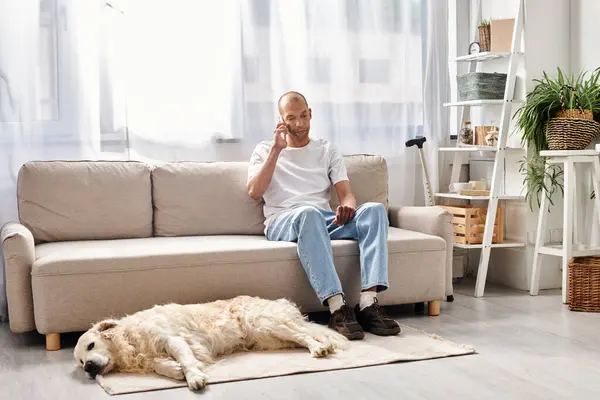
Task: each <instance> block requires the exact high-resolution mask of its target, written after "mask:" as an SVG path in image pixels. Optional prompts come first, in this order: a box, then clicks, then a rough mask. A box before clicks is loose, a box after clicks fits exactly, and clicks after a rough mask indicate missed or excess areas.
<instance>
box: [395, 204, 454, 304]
mask: <svg viewBox="0 0 600 400" xmlns="http://www.w3.org/2000/svg"><path fill="white" fill-rule="evenodd" d="M389 218H390V226H393V227H395V228H401V229H406V230H409V231H415V232H421V233H426V234H429V235H434V236H438V237H441V238H442V239H444V240H445V241H446V296H451V295H452V294H453V293H454V289H453V287H452V252H453V248H454V245H453V243H454V233H453V228H452V214H451V213H449V212H448V211H446V210H444V209H443V208H441V207H390V209H389Z"/></svg>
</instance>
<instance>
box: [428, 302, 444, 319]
mask: <svg viewBox="0 0 600 400" xmlns="http://www.w3.org/2000/svg"><path fill="white" fill-rule="evenodd" d="M440 303H441V302H440V301H439V300H433V301H430V302H428V303H427V308H428V311H429V315H430V316H432V317H433V316H436V315H440Z"/></svg>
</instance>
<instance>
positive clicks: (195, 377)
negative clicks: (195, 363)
mask: <svg viewBox="0 0 600 400" xmlns="http://www.w3.org/2000/svg"><path fill="white" fill-rule="evenodd" d="M185 379H186V380H187V384H188V387H189V388H190V390H202V389H204V387H205V386H206V384H207V383H208V375H206V374H205V373H204V372H201V371H193V372H188V374H187V375H186V377H185Z"/></svg>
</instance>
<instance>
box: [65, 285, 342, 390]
mask: <svg viewBox="0 0 600 400" xmlns="http://www.w3.org/2000/svg"><path fill="white" fill-rule="evenodd" d="M346 343H347V340H346V338H345V337H344V336H342V335H340V334H338V333H337V332H334V331H332V330H331V329H329V328H327V327H325V326H321V325H318V324H315V323H312V322H309V321H308V320H307V319H306V318H305V317H303V316H302V314H301V313H300V311H299V310H298V308H297V307H296V306H295V305H294V304H293V303H291V302H289V301H287V300H284V299H280V300H275V301H272V300H265V299H260V298H256V297H248V296H239V297H236V298H233V299H230V300H219V301H215V302H213V303H207V304H189V305H179V304H168V305H163V306H154V307H153V308H151V309H149V310H145V311H140V312H138V313H135V314H132V315H129V316H126V317H124V318H122V319H120V320H112V319H109V320H104V321H101V322H98V323H96V324H94V326H93V327H92V328H91V329H90V330H88V331H87V332H86V333H84V334H83V335H82V336H81V337H80V338H79V341H78V342H77V345H76V346H75V351H74V355H75V359H76V360H77V363H79V364H80V366H81V367H83V369H84V370H85V372H86V373H87V375H88V377H90V378H95V377H96V376H97V375H102V374H107V373H109V372H111V371H122V372H152V371H153V372H156V373H158V374H160V375H163V376H167V377H169V378H173V379H178V380H183V379H185V380H186V381H187V384H188V386H189V388H190V389H191V390H199V389H202V388H203V387H204V386H206V382H207V375H206V374H205V372H204V370H205V368H206V367H207V366H208V365H209V364H211V363H212V362H214V360H215V359H216V358H217V357H218V356H221V355H224V354H229V353H232V352H234V351H236V350H276V349H284V348H293V347H306V348H308V350H309V351H310V354H311V355H312V356H313V357H325V356H327V355H328V354H330V353H333V352H334V351H335V350H336V349H343V348H345V347H346Z"/></svg>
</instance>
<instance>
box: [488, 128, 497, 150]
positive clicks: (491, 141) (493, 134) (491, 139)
mask: <svg viewBox="0 0 600 400" xmlns="http://www.w3.org/2000/svg"><path fill="white" fill-rule="evenodd" d="M485 143H486V144H487V145H488V146H494V147H496V145H497V144H498V128H496V127H495V126H494V127H492V129H490V130H489V131H488V133H487V135H485Z"/></svg>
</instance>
